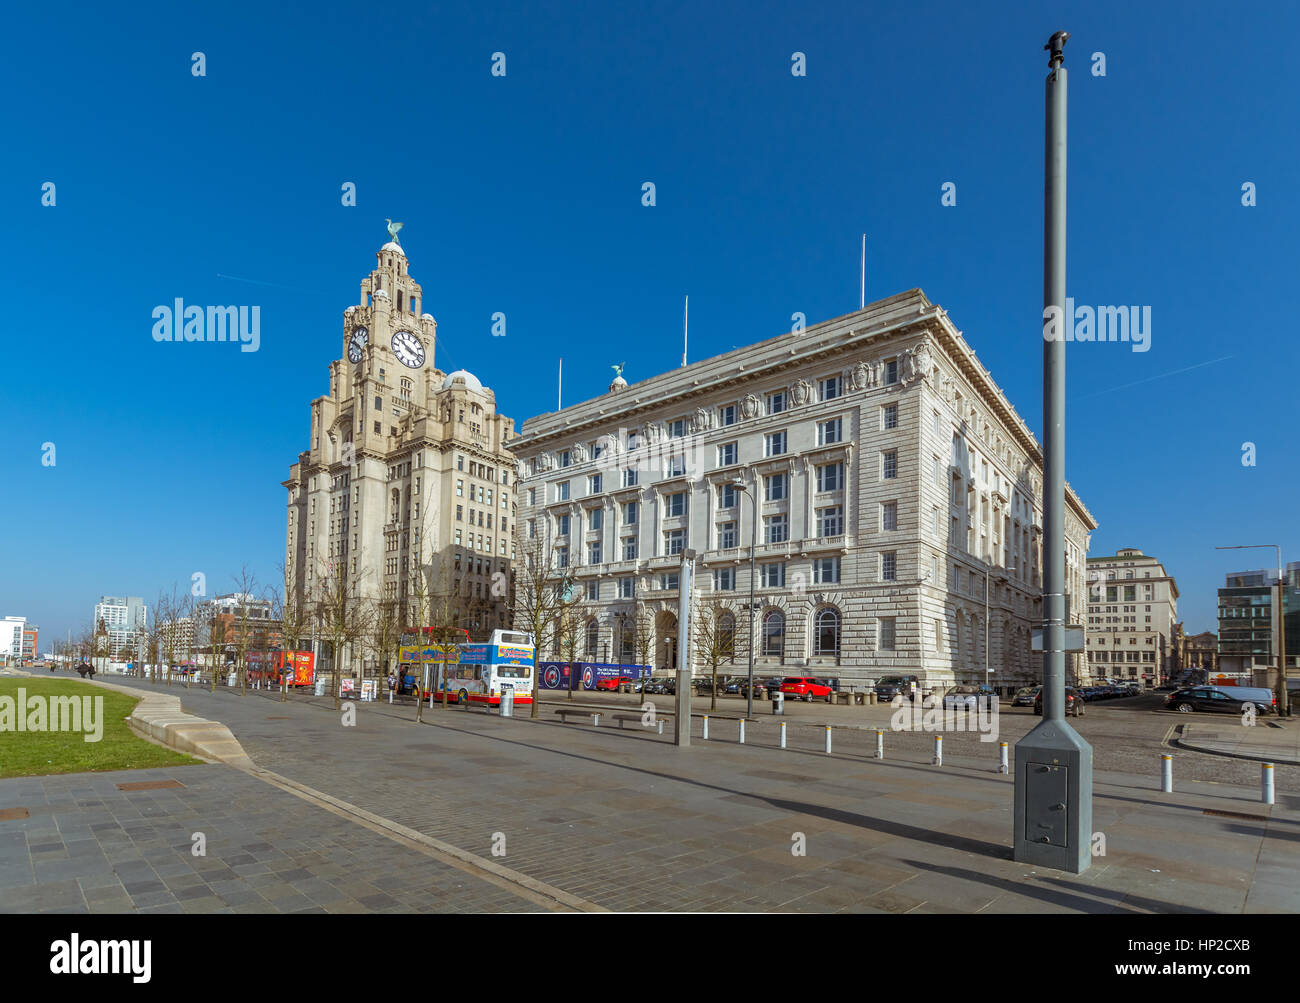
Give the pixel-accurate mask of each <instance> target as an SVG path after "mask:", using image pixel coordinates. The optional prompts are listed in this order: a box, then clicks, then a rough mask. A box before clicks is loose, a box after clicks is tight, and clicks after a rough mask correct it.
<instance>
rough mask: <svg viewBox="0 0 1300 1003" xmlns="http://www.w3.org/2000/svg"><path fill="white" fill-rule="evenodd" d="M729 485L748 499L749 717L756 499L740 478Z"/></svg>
mask: <svg viewBox="0 0 1300 1003" xmlns="http://www.w3.org/2000/svg"><path fill="white" fill-rule="evenodd" d="M731 486H732V487H733V488H735V489H736V490H737V491H740V492H743V493H744V494H745V496H746V497H747V498H748V499H749V514H750V528H749V685H748V686H747V687H746V693H745V698H746V701H747V709H746V711H745V717H747V718H749V717H753V716H754V644H755V641H754V580H755V577H756V575H755V572H756V569H757V564H756V557H757V554H758V499H757V498H755V497H754V492H752V491H750V490H749V485H748V484H746V483H745V482H744V481H742V480H739V479H737V480H734V481H732V482H731Z"/></svg>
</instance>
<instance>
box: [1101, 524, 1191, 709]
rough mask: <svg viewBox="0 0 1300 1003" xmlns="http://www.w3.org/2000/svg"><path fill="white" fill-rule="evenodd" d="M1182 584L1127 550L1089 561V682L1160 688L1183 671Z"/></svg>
mask: <svg viewBox="0 0 1300 1003" xmlns="http://www.w3.org/2000/svg"><path fill="white" fill-rule="evenodd" d="M1177 622H1178V584H1177V582H1175V581H1174V579H1173V578H1172V577H1171V576H1170V575H1168V574H1167V573H1166V572H1165V569H1164V566H1163V565H1162V564H1161V563H1160V562H1159V561H1158V560H1156V558H1154V557H1150V556H1148V555H1146V554H1144V553H1142V551H1140V550H1138V549H1136V548H1133V547H1126V548H1124V549H1123V550H1120V551H1118V552H1116V554H1115V556H1114V557H1089V558H1088V622H1087V623H1086V624H1085V627H1086V630H1085V639H1084V645H1085V647H1086V649H1087V654H1088V657H1087V664H1088V674H1087V678H1090V679H1093V680H1099V679H1121V680H1124V681H1134V682H1139V681H1140V682H1142V683H1143V684H1144V685H1146V686H1152V687H1154V686H1159V685H1160V684H1161V683H1162V682H1164V681H1165V680H1167V679H1169V678H1170V677H1171V676H1176V675H1177V674H1178V671H1179V665H1178V655H1177V651H1176V645H1175V643H1174V624H1175V623H1177Z"/></svg>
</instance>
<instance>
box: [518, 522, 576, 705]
mask: <svg viewBox="0 0 1300 1003" xmlns="http://www.w3.org/2000/svg"><path fill="white" fill-rule="evenodd" d="M515 553H516V555H517V556H516V558H515V564H514V571H515V588H514V604H513V606H512V608H511V610H510V612H511V616H512V618H513V620H514V625H515V629H517V630H523V631H527V632H528V633H530V634H532V635H533V644H534V646H535V649H534V650H535V653H534V658H533V662H534V670H533V674H534V676H535V677H536V678H535V679H534V683H535V685H534V691H533V704H532V711H531V714H530V716H531V717H533V718H536V717H537V716H538V714H537V708H538V704H539V703H540V702H541V700H540V697H541V678H540V675H539V674H538V673H537V671H536V663H537V662H539V661H540V660H541V654H542V651H543V650H544V649H545V648H546V646H547V642H548V640H550V639H551V638H552V637H553V636H554V635H555V633H556V625H557V623H558V622H560V621H561V614H562V613H563V612H564V610H565V608H566V606H567V605H568V604H570V603H572V602H573V596H574V592H575V591H576V590H575V589H574V583H573V576H572V573H571V572H570V569H569V568H568V567H560V566H559V563H558V560H557V557H556V554H555V548H554V547H552V546H551V545H550V542H549V540H548V539H546V538H543V537H541V536H534V537H527V536H524V535H523V534H522V532H521V531H520V528H519V521H518V520H516V521H515ZM556 647H557V648H558V644H557V645H556ZM570 671H572V670H570Z"/></svg>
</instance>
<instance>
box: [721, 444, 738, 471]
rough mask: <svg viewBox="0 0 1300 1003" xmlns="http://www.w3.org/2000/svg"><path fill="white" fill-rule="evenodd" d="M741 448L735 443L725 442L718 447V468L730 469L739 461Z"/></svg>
mask: <svg viewBox="0 0 1300 1003" xmlns="http://www.w3.org/2000/svg"><path fill="white" fill-rule="evenodd" d="M739 450H740V447H739V445H738V444H737V443H734V442H724V443H723V444H722V445H721V446H719V447H718V466H720V467H729V466H731V465H732V464H733V463H735V462H736V461H737V458H738V457H739V455H740V452H739Z"/></svg>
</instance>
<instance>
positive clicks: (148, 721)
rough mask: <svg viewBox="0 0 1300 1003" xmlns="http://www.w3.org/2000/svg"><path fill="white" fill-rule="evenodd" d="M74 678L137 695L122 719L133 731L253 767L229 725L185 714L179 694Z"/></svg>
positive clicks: (205, 755) (198, 753) (191, 752)
mask: <svg viewBox="0 0 1300 1003" xmlns="http://www.w3.org/2000/svg"><path fill="white" fill-rule="evenodd" d="M36 678H43V677H39V676H38V677H36ZM78 682H88V683H90V684H91V685H93V686H102V687H104V688H105V689H109V690H113V691H114V692H117V693H125V694H127V695H128V696H132V697H136V698H138V699H139V701H140V702H139V703H138V704H136V705H135V709H134V710H133V711H131V716H130V717H128V718H127V719H126V720H127V723H128V724H129V725H130V726H131V730H132V731H134V732H135V733H136V734H137V735H140V736H142V737H144V738H151V739H153V740H154V741H156V742H158V743H159V744H161V745H165V746H166V747H167V748H169V749H173V750H175V751H176V752H184V753H186V754H187V755H191V756H195V757H197V758H199V759H206V760H208V761H210V762H216V763H225V764H227V765H229V766H236V767H239V768H240V769H252V768H253V765H254V764H253V761H252V760H251V759H249V758H248V753H246V752H245V751H244V747H243V746H242V745H240V744H239V740H238V739H237V738H235V736H234V735H233V734H232V733H231V731H230V729H229V728H227V727H226V726H225V725H224V724H222V723H221V722H220V721H209V720H208V719H207V718H202V717H196V716H195V715H193V714H187V713H186V712H185V711H183V710H181V699H180V697H176V696H171V695H169V694H166V693H150V692H148V691H145V692H144V693H143V694H141V692H140V691H139V690H136V689H131V688H130V687H128V686H117V685H115V684H113V683H106V682H101V681H100V680H98V679H86V680H78Z"/></svg>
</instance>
